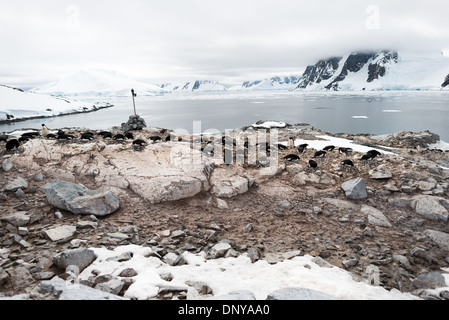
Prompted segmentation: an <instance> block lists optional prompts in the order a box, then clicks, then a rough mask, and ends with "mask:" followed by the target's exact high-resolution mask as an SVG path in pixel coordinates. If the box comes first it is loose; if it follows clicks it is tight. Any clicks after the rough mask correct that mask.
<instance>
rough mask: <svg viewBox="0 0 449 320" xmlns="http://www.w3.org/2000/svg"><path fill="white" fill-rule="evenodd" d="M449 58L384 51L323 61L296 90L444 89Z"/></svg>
mask: <svg viewBox="0 0 449 320" xmlns="http://www.w3.org/2000/svg"><path fill="white" fill-rule="evenodd" d="M448 74H449V58H447V57H445V56H444V55H442V54H441V53H436V54H434V55H426V56H422V55H416V54H408V53H398V52H396V51H389V50H383V51H379V52H368V53H366V52H360V53H352V54H349V55H347V56H345V57H333V58H330V59H326V60H320V61H319V62H318V63H316V64H315V65H313V66H309V67H307V68H306V71H305V72H304V74H303V75H302V77H301V79H300V80H299V81H298V85H297V86H296V89H297V90H307V91H320V90H335V91H360V90H368V91H369V90H441V89H442V88H444V87H448V86H449V75H448Z"/></svg>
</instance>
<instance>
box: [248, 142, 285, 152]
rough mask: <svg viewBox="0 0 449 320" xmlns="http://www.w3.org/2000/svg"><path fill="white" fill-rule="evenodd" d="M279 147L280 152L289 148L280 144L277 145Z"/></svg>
mask: <svg viewBox="0 0 449 320" xmlns="http://www.w3.org/2000/svg"><path fill="white" fill-rule="evenodd" d="M245 143H246V142H245ZM277 147H278V149H279V150H288V148H287V147H286V146H284V145H283V144H280V143H278V144H277Z"/></svg>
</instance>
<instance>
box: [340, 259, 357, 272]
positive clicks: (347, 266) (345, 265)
mask: <svg viewBox="0 0 449 320" xmlns="http://www.w3.org/2000/svg"><path fill="white" fill-rule="evenodd" d="M341 264H342V265H343V268H345V269H346V270H348V269H351V268H354V267H355V266H356V265H358V264H359V260H357V259H350V260H344V261H342V263H341Z"/></svg>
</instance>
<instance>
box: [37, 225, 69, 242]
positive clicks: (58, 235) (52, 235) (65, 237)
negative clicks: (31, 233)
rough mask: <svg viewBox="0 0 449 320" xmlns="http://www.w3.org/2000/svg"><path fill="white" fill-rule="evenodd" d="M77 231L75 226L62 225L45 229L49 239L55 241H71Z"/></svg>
mask: <svg viewBox="0 0 449 320" xmlns="http://www.w3.org/2000/svg"><path fill="white" fill-rule="evenodd" d="M75 232H76V227H75V226H60V227H56V228H53V229H50V230H46V231H44V233H45V235H46V236H47V238H48V239H50V240H51V241H53V242H66V241H69V240H70V239H71V238H72V237H73V235H74V234H75Z"/></svg>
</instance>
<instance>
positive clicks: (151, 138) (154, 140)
mask: <svg viewBox="0 0 449 320" xmlns="http://www.w3.org/2000/svg"><path fill="white" fill-rule="evenodd" d="M150 140H151V141H153V142H154V143H156V142H158V141H162V138H161V137H159V136H153V137H150Z"/></svg>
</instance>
